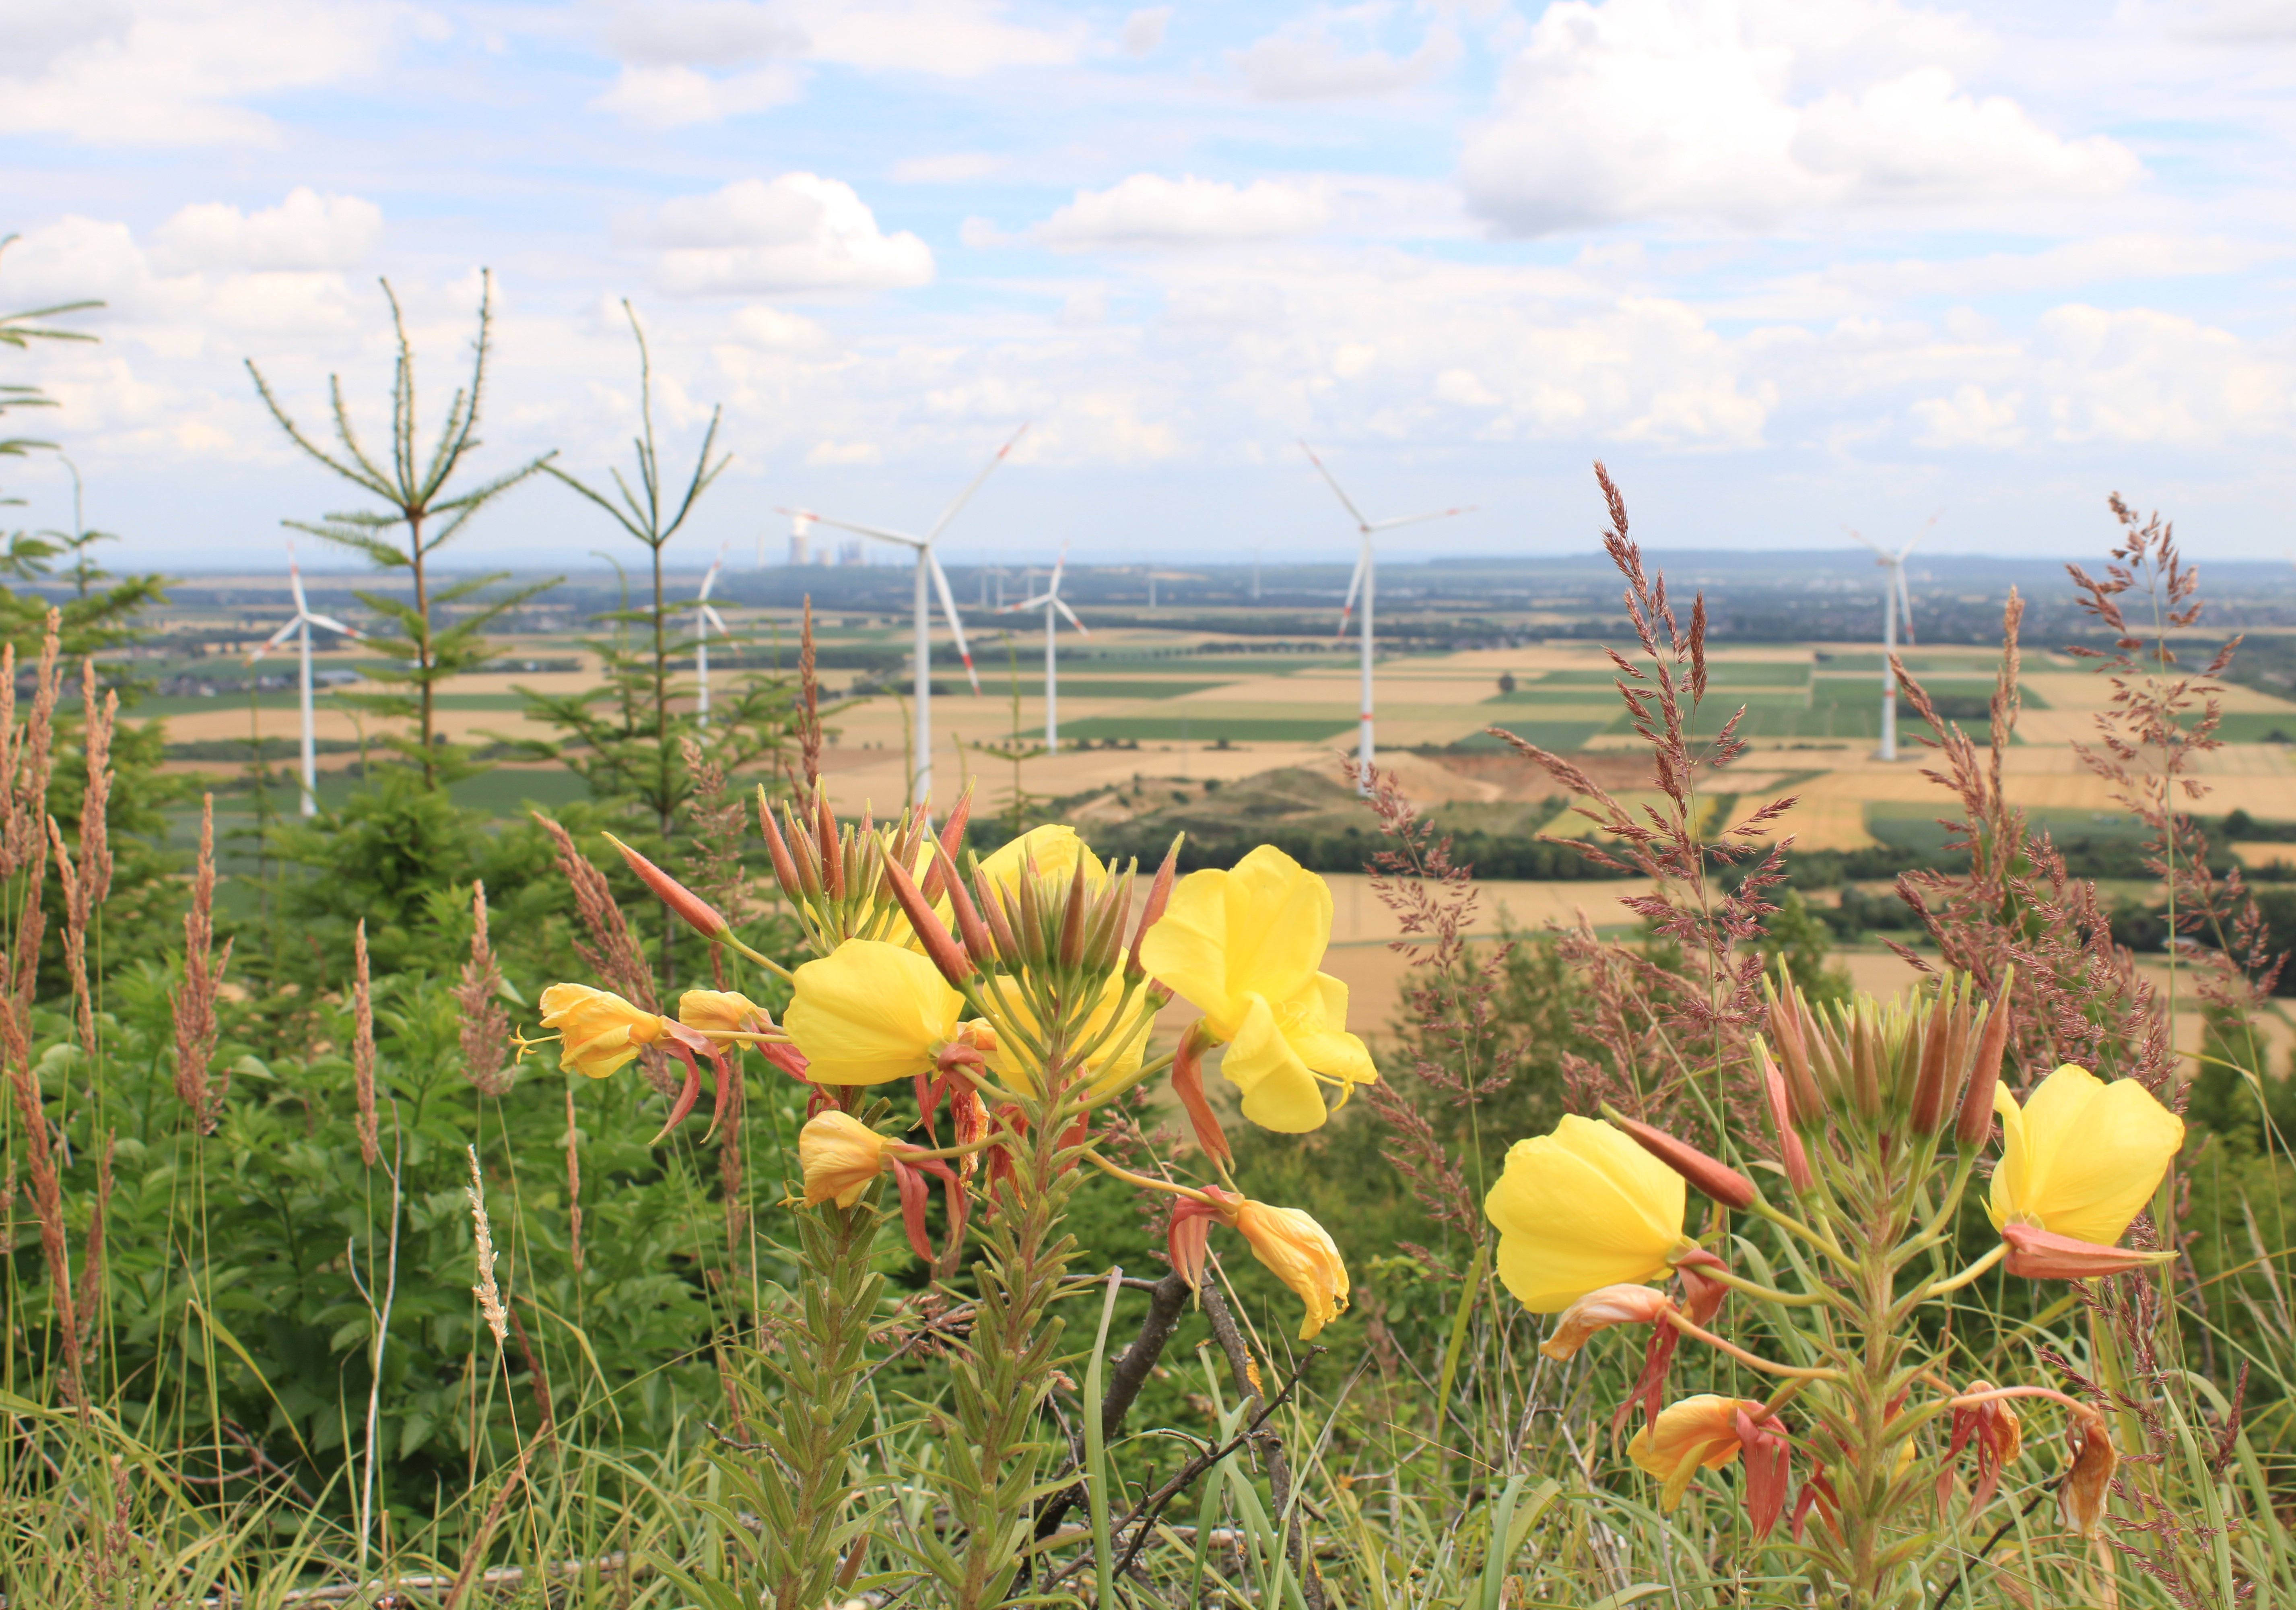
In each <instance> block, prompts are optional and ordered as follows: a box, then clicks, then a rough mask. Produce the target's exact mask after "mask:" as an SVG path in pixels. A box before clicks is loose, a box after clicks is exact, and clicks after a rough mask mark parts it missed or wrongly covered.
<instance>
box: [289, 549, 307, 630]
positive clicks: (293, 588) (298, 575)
mask: <svg viewBox="0 0 2296 1610" xmlns="http://www.w3.org/2000/svg"><path fill="white" fill-rule="evenodd" d="M287 590H288V591H289V592H291V593H292V594H294V595H295V612H296V613H297V614H299V615H307V614H309V613H310V612H311V606H310V604H308V603H307V601H306V600H305V599H304V597H303V568H302V566H300V565H299V564H297V563H295V555H294V554H288V555H287Z"/></svg>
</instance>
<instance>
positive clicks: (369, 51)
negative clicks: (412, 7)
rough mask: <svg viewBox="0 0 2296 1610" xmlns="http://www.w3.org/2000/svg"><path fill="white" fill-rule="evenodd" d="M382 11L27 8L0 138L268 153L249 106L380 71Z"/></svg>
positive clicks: (138, 1) (223, 4) (264, 130)
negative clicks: (246, 145)
mask: <svg viewBox="0 0 2296 1610" xmlns="http://www.w3.org/2000/svg"><path fill="white" fill-rule="evenodd" d="M389 19H390V12H389V10H388V9H387V8H386V6H385V5H384V4H381V0H25V3H24V4H21V5H19V4H12V5H11V6H10V7H9V8H8V12H7V26H6V29H5V30H4V31H5V35H6V42H5V44H0V133H7V134H32V133H38V134H61V135H64V136H68V137H70V138H72V139H76V140H79V141H82V142H85V143H86V144H97V145H202V144H218V143H224V142H258V143H267V142H269V141H271V140H272V139H274V138H275V129H274V127H273V125H272V122H271V119H268V118H267V117H266V116H264V115H263V114H262V113H260V112H258V111H250V109H248V108H247V107H245V106H243V105H241V104H239V103H240V102H241V101H242V100H244V99H246V98H248V97H250V96H253V95H258V94H276V93H278V92H280V91H283V90H291V89H307V88H311V87H314V86H320V85H325V84H332V83H336V82H338V81H340V80H342V79H344V78H350V77H352V76H354V75H356V74H358V73H360V72H363V71H365V70H368V69H371V68H373V67H374V66H376V65H377V64H378V63H380V62H381V60H382V59H383V56H384V53H385V49H386V47H387V45H388V44H389V32H390V21H389Z"/></svg>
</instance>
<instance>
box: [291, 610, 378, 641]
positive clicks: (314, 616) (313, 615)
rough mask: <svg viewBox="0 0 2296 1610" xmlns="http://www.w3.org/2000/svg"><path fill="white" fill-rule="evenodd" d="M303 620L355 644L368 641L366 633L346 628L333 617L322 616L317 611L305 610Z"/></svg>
mask: <svg viewBox="0 0 2296 1610" xmlns="http://www.w3.org/2000/svg"><path fill="white" fill-rule="evenodd" d="M303 619H304V620H307V621H309V622H310V623H311V624H312V625H313V626H316V627H324V628H325V629H326V630H328V631H331V632H333V633H335V634H336V635H337V636H339V637H348V638H350V639H351V640H353V641H354V642H360V643H363V642H365V640H366V634H365V633H364V632H361V631H359V630H358V629H357V628H354V627H348V626H345V625H344V624H343V623H342V622H341V621H340V620H336V619H335V618H334V617H333V616H332V615H322V614H320V613H318V612H316V611H315V610H305V611H304V612H303Z"/></svg>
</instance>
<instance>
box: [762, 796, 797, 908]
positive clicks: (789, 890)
mask: <svg viewBox="0 0 2296 1610" xmlns="http://www.w3.org/2000/svg"><path fill="white" fill-rule="evenodd" d="M758 829H759V831H761V832H762V833H764V834H765V835H766V851H767V854H768V855H770V856H772V857H773V861H774V882H775V883H779V884H780V885H781V886H782V893H783V895H785V896H787V897H788V899H789V901H790V903H791V905H795V904H797V903H798V901H799V900H800V899H804V898H805V886H804V885H803V884H802V883H799V880H798V875H797V863H796V862H795V861H794V860H792V859H791V858H790V848H789V844H788V842H786V841H785V840H784V839H783V837H782V830H781V829H780V827H778V826H775V822H774V808H773V807H772V806H771V805H770V804H768V803H767V801H766V785H765V784H762V783H760V784H758Z"/></svg>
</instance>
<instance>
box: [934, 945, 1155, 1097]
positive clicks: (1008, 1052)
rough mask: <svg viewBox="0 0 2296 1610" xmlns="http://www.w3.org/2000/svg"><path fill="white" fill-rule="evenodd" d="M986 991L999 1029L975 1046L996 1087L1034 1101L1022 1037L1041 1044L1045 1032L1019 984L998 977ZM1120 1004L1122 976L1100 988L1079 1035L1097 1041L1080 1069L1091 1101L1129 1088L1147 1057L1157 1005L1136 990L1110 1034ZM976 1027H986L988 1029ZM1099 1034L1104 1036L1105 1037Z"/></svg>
mask: <svg viewBox="0 0 2296 1610" xmlns="http://www.w3.org/2000/svg"><path fill="white" fill-rule="evenodd" d="M986 989H987V992H988V997H989V998H990V999H991V1000H992V1001H994V1002H995V1003H996V1015H997V1018H998V1020H999V1022H1000V1023H1002V1024H1003V1027H1002V1029H992V1031H991V1032H990V1033H988V1034H987V1035H983V1036H980V1037H979V1039H977V1040H976V1042H975V1043H977V1044H980V1046H981V1048H982V1051H983V1053H984V1055H985V1056H987V1058H988V1071H989V1072H991V1073H993V1074H995V1075H996V1079H997V1080H998V1081H999V1082H1000V1083H1002V1084H1004V1085H1005V1088H1008V1089H1013V1090H1017V1091H1019V1092H1020V1093H1021V1095H1023V1096H1033V1095H1035V1094H1036V1093H1037V1066H1036V1059H1035V1058H1034V1057H1032V1056H1028V1055H1027V1054H1026V1042H1025V1041H1024V1040H1023V1039H1021V1035H1023V1034H1025V1035H1027V1036H1029V1038H1030V1039H1036V1040H1037V1041H1038V1042H1039V1043H1042V1039H1043V1034H1044V1031H1043V1030H1041V1029H1040V1028H1039V1027H1038V1026H1037V1014H1036V1013H1035V1011H1034V1010H1032V1009H1031V1007H1030V1006H1029V998H1028V995H1027V993H1026V992H1025V991H1024V990H1022V988H1021V981H1020V980H1018V979H1016V978H1013V977H1010V976H1005V975H999V976H997V977H996V978H992V979H990V980H988V983H987V985H986ZM1123 1003H1124V980H1123V979H1122V978H1121V977H1115V978H1111V979H1110V980H1109V981H1108V982H1107V983H1106V984H1105V985H1103V987H1102V990H1101V993H1100V1002H1099V1004H1098V1005H1097V1006H1094V1007H1093V1009H1092V1014H1091V1015H1090V1016H1088V1017H1087V1019H1086V1020H1085V1023H1084V1025H1083V1027H1082V1028H1081V1029H1079V1030H1078V1031H1077V1036H1078V1039H1077V1043H1078V1044H1082V1045H1091V1044H1093V1043H1094V1042H1095V1040H1096V1041H1098V1042H1099V1045H1098V1048H1097V1049H1096V1050H1095V1051H1094V1052H1093V1053H1092V1054H1091V1055H1090V1056H1087V1057H1086V1058H1085V1064H1084V1074H1085V1079H1086V1081H1087V1088H1088V1091H1089V1093H1090V1095H1091V1097H1092V1099H1093V1100H1095V1101H1100V1100H1103V1099H1104V1098H1105V1097H1109V1096H1111V1095H1113V1094H1115V1093H1117V1092H1119V1091H1120V1090H1122V1089H1124V1088H1126V1087H1127V1086H1128V1085H1129V1084H1131V1083H1132V1081H1133V1079H1134V1076H1135V1075H1136V1074H1137V1073H1138V1072H1140V1064H1141V1062H1142V1061H1143V1060H1144V1058H1145V1057H1146V1056H1147V1054H1148V1028H1149V1023H1150V1021H1151V1020H1152V1019H1153V1018H1154V1017H1155V1015H1156V1006H1155V1002H1154V1001H1152V999H1150V998H1149V995H1148V992H1147V991H1146V990H1139V989H1136V990H1133V991H1132V1004H1131V1006H1130V1007H1129V1008H1128V1010H1127V1012H1126V1014H1125V1021H1124V1022H1123V1023H1121V1024H1119V1025H1117V1026H1116V1027H1115V1028H1114V1029H1113V1030H1110V1024H1111V1022H1112V1021H1113V1020H1114V1018H1115V1016H1116V1013H1117V1009H1118V1008H1119V1006H1122V1005H1123ZM980 1026H982V1027H989V1025H986V1024H983V1025H980ZM1103 1031H1107V1032H1106V1033H1105V1034H1103Z"/></svg>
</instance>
